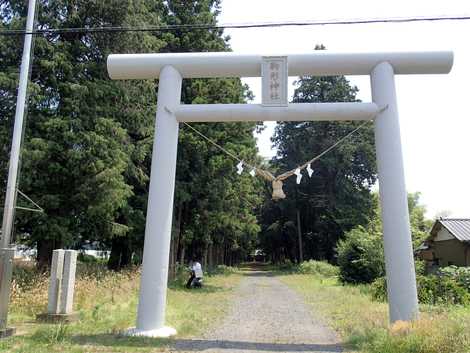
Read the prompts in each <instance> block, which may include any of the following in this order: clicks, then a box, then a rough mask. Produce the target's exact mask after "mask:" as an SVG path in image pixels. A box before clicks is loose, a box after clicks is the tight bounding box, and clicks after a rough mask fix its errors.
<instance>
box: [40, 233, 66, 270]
mask: <svg viewBox="0 0 470 353" xmlns="http://www.w3.org/2000/svg"><path fill="white" fill-rule="evenodd" d="M60 247H61V244H59V242H57V241H56V240H50V239H38V240H37V242H36V248H37V254H36V261H37V262H36V266H37V268H38V269H40V270H44V269H46V268H49V267H50V266H51V261H52V251H53V250H55V249H58V248H60Z"/></svg>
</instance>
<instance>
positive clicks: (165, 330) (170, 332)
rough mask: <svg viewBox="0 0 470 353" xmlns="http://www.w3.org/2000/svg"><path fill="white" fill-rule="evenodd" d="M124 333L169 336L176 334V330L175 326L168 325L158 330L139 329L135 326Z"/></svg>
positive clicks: (155, 336)
mask: <svg viewBox="0 0 470 353" xmlns="http://www.w3.org/2000/svg"><path fill="white" fill-rule="evenodd" d="M124 335H125V336H137V337H154V338H168V337H170V336H174V335H176V330H175V329H174V328H173V327H168V326H164V327H162V328H159V329H156V330H139V329H137V328H135V327H133V328H130V329H128V330H127V331H125V332H124Z"/></svg>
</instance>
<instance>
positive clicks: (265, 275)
mask: <svg viewBox="0 0 470 353" xmlns="http://www.w3.org/2000/svg"><path fill="white" fill-rule="evenodd" d="M171 351H174V352H222V353H228V352H230V353H235V352H263V353H269V352H315V353H322V352H342V350H341V346H340V344H339V340H338V336H337V335H336V334H335V332H334V331H332V330H331V329H329V328H328V327H327V326H325V325H324V324H323V320H321V319H320V318H319V317H318V316H317V315H316V314H315V313H312V311H311V309H310V308H309V307H307V305H306V304H305V303H304V301H303V300H302V298H301V297H300V296H299V295H297V294H296V293H295V292H294V291H293V290H291V289H290V288H288V287H287V286H286V285H285V284H283V283H281V282H280V281H279V280H278V279H277V278H276V277H274V276H273V275H272V274H271V273H270V272H266V271H255V270H251V271H247V272H245V278H244V279H243V280H242V282H241V284H240V286H239V287H238V289H237V291H236V294H235V302H234V304H233V307H232V308H231V311H230V313H229V314H228V315H227V317H226V318H225V319H224V320H223V321H222V323H221V324H220V325H218V326H217V327H215V328H214V327H213V328H212V329H211V330H210V331H209V332H208V333H206V334H205V335H204V336H203V338H201V339H188V340H184V339H177V340H175V343H174V344H173V347H172V350H171Z"/></svg>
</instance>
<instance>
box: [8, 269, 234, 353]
mask: <svg viewBox="0 0 470 353" xmlns="http://www.w3.org/2000/svg"><path fill="white" fill-rule="evenodd" d="M139 277H140V274H139V272H138V270H137V269H134V270H129V271H124V272H120V273H115V272H110V271H102V272H101V273H96V272H90V273H86V271H85V273H81V274H79V275H78V276H77V281H76V286H75V288H76V289H75V306H74V308H75V310H76V311H77V312H79V315H80V321H79V322H77V323H73V324H69V325H52V324H40V323H37V322H36V321H35V316H36V314H39V313H41V312H44V310H45V308H46V304H47V280H48V279H47V276H42V277H39V278H36V279H35V280H33V279H30V280H31V281H33V283H32V285H31V286H29V287H26V289H25V290H22V291H20V290H18V289H16V291H15V292H14V293H13V296H12V306H11V308H12V310H11V311H12V312H11V314H10V320H9V323H10V325H11V326H15V327H16V328H17V331H18V334H17V335H16V336H14V337H11V338H8V339H4V340H0V352H12V353H13V352H17V353H19V352H31V353H43V352H44V353H51V352H61V353H62V352H63V353H69V352H70V353H72V352H73V353H75V352H76V353H79V352H80V353H85V352H86V353H92V352H106V353H110V352H160V351H167V346H168V341H166V340H156V339H142V338H129V337H122V336H120V335H119V332H121V331H122V330H124V329H126V328H128V327H131V326H134V325H135V319H136V310H137V299H138V288H139ZM240 278H241V276H240V275H239V274H230V275H218V276H210V277H207V278H206V282H205V286H204V287H203V288H202V289H199V290H186V289H184V288H182V287H180V286H170V289H169V291H168V306H167V323H168V325H171V326H173V327H175V328H176V329H177V331H178V335H179V337H191V336H193V335H198V334H200V333H201V332H203V331H204V330H205V329H207V327H209V326H210V325H212V324H214V323H216V322H217V321H218V320H220V319H221V318H222V317H223V316H224V314H225V313H226V312H227V311H228V309H229V303H230V301H231V299H232V296H233V292H234V291H233V289H234V288H235V287H236V286H237V285H238V283H239V280H240Z"/></svg>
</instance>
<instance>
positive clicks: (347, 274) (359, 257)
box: [338, 226, 385, 283]
mask: <svg viewBox="0 0 470 353" xmlns="http://www.w3.org/2000/svg"><path fill="white" fill-rule="evenodd" d="M338 266H339V268H340V279H341V281H343V282H347V283H371V282H373V281H374V280H375V279H376V278H378V277H380V276H383V275H384V273H385V264H384V259H383V244H382V238H381V236H380V234H379V233H377V232H369V231H368V230H367V229H365V228H364V227H361V226H359V227H357V228H354V229H353V230H351V231H350V232H348V233H346V235H345V238H344V239H343V240H340V242H339V244H338Z"/></svg>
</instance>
